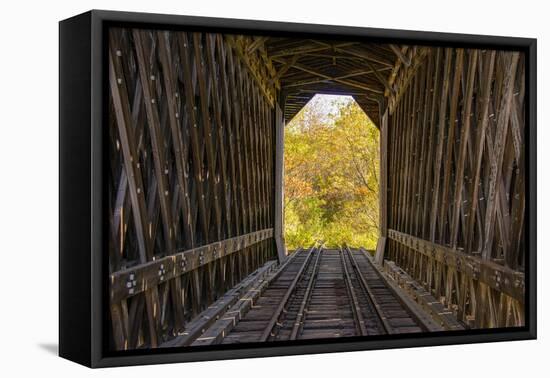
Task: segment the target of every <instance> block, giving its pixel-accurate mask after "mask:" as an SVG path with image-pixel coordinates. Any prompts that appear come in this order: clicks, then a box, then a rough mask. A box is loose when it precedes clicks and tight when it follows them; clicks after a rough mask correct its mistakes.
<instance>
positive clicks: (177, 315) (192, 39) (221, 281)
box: [108, 28, 276, 350]
mask: <svg viewBox="0 0 550 378" xmlns="http://www.w3.org/2000/svg"><path fill="white" fill-rule="evenodd" d="M258 44H259V42H258ZM239 46H240V47H239ZM241 47H242V46H241V45H240V44H239V45H238V46H237V44H236V42H235V40H234V39H232V38H231V37H227V38H224V37H223V36H221V35H219V34H205V33H184V32H166V31H152V30H138V29H118V28H113V29H110V32H109V95H110V101H109V107H110V114H111V116H110V118H109V128H108V133H109V138H110V143H109V157H110V170H109V180H108V185H109V187H108V188H109V196H108V203H109V209H110V211H109V213H110V214H109V222H110V230H111V232H110V235H109V237H110V243H109V270H110V281H109V284H110V301H111V302H110V304H111V306H110V307H111V321H112V330H113V339H112V344H113V348H114V349H117V350H121V349H133V348H139V347H157V346H159V345H160V344H162V343H163V342H166V341H167V340H169V339H171V338H173V337H174V336H175V335H177V334H179V333H181V332H183V331H184V330H185V329H186V326H187V322H189V321H190V320H191V319H192V318H194V317H195V316H196V315H197V314H198V313H199V312H200V311H202V310H204V309H205V308H206V307H207V306H208V305H209V304H211V303H213V302H214V301H215V300H216V299H217V298H218V297H220V296H221V295H223V294H224V293H225V292H226V291H227V290H228V289H230V288H231V287H233V286H234V285H235V284H237V283H238V282H239V281H240V280H241V279H242V278H244V277H245V276H246V275H247V274H249V273H251V272H252V271H254V270H255V269H257V268H258V267H260V266H261V265H262V264H264V263H265V262H266V261H267V260H269V259H273V258H275V257H276V250H275V243H274V239H273V226H274V221H273V217H274V191H273V189H272V188H273V181H274V133H275V129H274V127H275V123H274V107H273V97H272V96H271V97H270V96H268V95H269V92H267V91H266V88H264V87H262V85H264V84H265V82H266V81H265V80H263V81H259V80H258V79H259V78H258V77H256V76H257V74H256V71H254V72H252V71H251V70H250V68H249V66H250V65H251V64H253V62H252V59H250V58H247V59H243V57H242V54H243V52H242V48H241ZM257 48H258V47H255V48H254V51H256V50H257ZM249 53H252V51H249ZM260 84H261V85H260Z"/></svg>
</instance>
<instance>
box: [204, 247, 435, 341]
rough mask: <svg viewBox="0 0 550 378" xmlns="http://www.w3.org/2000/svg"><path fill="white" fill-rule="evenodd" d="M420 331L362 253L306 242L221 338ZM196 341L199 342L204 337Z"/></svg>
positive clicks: (278, 338) (279, 338) (419, 325)
mask: <svg viewBox="0 0 550 378" xmlns="http://www.w3.org/2000/svg"><path fill="white" fill-rule="evenodd" d="M423 330H425V329H424V327H423V325H422V323H421V322H420V321H419V320H418V319H417V318H416V317H415V315H414V313H413V312H412V311H410V310H409V309H408V308H407V306H406V305H405V304H404V303H402V302H401V301H400V299H399V296H398V295H396V294H395V292H394V291H393V290H392V289H391V288H390V287H389V286H387V284H386V281H385V280H384V279H383V278H382V276H381V275H380V273H379V272H378V270H377V269H376V268H375V267H374V266H373V264H372V262H371V260H370V259H369V257H368V256H367V255H366V252H364V251H361V250H355V249H353V250H352V249H350V248H348V247H342V248H339V249H326V248H323V247H312V248H310V249H307V250H298V251H296V252H295V254H294V255H293V256H292V260H291V261H289V262H288V263H287V264H286V265H285V266H284V267H283V268H282V269H281V270H280V271H279V272H278V273H277V275H276V276H275V277H274V278H273V279H272V280H271V282H270V284H269V285H268V287H267V288H266V289H265V290H264V291H263V292H262V294H261V295H260V296H259V298H258V299H257V300H256V301H255V303H254V305H253V306H251V308H250V310H249V311H248V312H247V313H246V315H244V316H243V317H242V318H241V319H239V320H238V322H236V324H234V325H233V326H232V327H231V329H230V330H227V333H224V335H223V338H221V343H223V344H233V343H247V342H261V341H282V340H299V339H313V338H334V337H352V336H369V335H382V334H394V333H409V332H421V331H423ZM199 340H201V339H199ZM216 340H219V338H218V339H216ZM206 341H208V340H206ZM200 345H204V339H203V340H202V341H201V342H200Z"/></svg>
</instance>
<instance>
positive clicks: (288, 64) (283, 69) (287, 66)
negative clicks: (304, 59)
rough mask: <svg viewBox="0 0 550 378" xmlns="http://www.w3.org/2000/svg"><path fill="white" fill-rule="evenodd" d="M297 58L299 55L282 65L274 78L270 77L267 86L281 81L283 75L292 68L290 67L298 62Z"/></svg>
mask: <svg viewBox="0 0 550 378" xmlns="http://www.w3.org/2000/svg"><path fill="white" fill-rule="evenodd" d="M299 58H300V55H294V56H293V57H292V58H290V59H289V60H287V61H286V63H284V64H283V66H282V67H281V68H280V69H279V71H277V73H276V74H275V76H274V77H272V78H271V80H269V84H270V85H272V84H273V83H274V82H276V81H277V80H279V79H281V78H282V77H283V75H284V74H285V73H287V71H288V70H289V69H291V68H292V66H293V65H294V64H295V63H296V62H297V61H298V59H299Z"/></svg>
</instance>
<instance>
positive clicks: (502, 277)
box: [388, 229, 525, 303]
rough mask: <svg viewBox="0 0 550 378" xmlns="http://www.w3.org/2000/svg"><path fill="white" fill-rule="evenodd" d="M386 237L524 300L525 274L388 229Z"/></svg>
mask: <svg viewBox="0 0 550 378" xmlns="http://www.w3.org/2000/svg"><path fill="white" fill-rule="evenodd" d="M388 237H389V238H390V239H392V240H393V241H395V242H397V243H400V244H402V245H403V246H405V247H408V248H410V249H412V250H414V251H416V252H418V253H421V254H422V255H424V256H426V257H431V258H433V259H434V261H435V262H437V263H439V264H443V265H445V266H451V267H453V268H455V269H456V270H458V271H460V272H462V273H465V274H467V275H468V276H470V277H473V278H474V279H476V280H479V281H481V282H483V283H484V284H486V285H488V286H489V287H491V288H493V289H496V290H498V291H500V292H503V293H505V294H507V295H509V296H511V297H512V298H514V299H516V300H517V301H519V302H521V303H523V302H524V300H525V275H524V274H523V273H522V272H518V271H516V270H513V269H510V268H507V267H505V266H502V265H500V264H496V263H494V262H491V261H488V260H484V259H482V258H480V257H477V256H472V255H467V254H465V253H464V252H462V251H459V250H456V249H452V248H449V247H446V246H443V245H440V244H436V243H433V242H430V241H428V240H424V239H420V238H417V237H414V236H412V235H408V234H404V233H402V232H399V231H396V230H392V229H390V230H388Z"/></svg>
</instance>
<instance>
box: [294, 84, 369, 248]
mask: <svg viewBox="0 0 550 378" xmlns="http://www.w3.org/2000/svg"><path fill="white" fill-rule="evenodd" d="M379 134H380V133H379V130H378V128H377V127H376V125H374V123H373V122H372V121H371V119H370V118H369V117H368V115H367V114H366V113H365V112H364V111H363V110H362V109H361V107H360V106H359V105H358V103H357V102H356V101H355V100H354V99H353V97H351V96H346V95H325V94H316V95H315V96H314V97H313V98H312V99H311V100H310V101H309V102H308V103H307V104H306V105H305V106H304V107H303V108H302V109H301V110H300V111H299V112H298V113H297V114H296V115H295V116H294V117H293V118H292V119H290V120H289V121H288V122H287V123H286V126H285V135H284V185H283V187H284V197H283V206H284V239H285V244H286V248H287V251H294V250H296V249H297V248H299V247H301V246H306V245H313V244H314V243H315V242H316V241H323V242H324V243H325V244H326V245H327V246H340V245H349V246H357V247H359V246H363V247H365V248H366V249H367V250H370V251H374V250H375V249H376V243H377V240H378V236H379V198H378V193H379V181H378V178H379V176H380V175H379V171H380V158H379Z"/></svg>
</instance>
